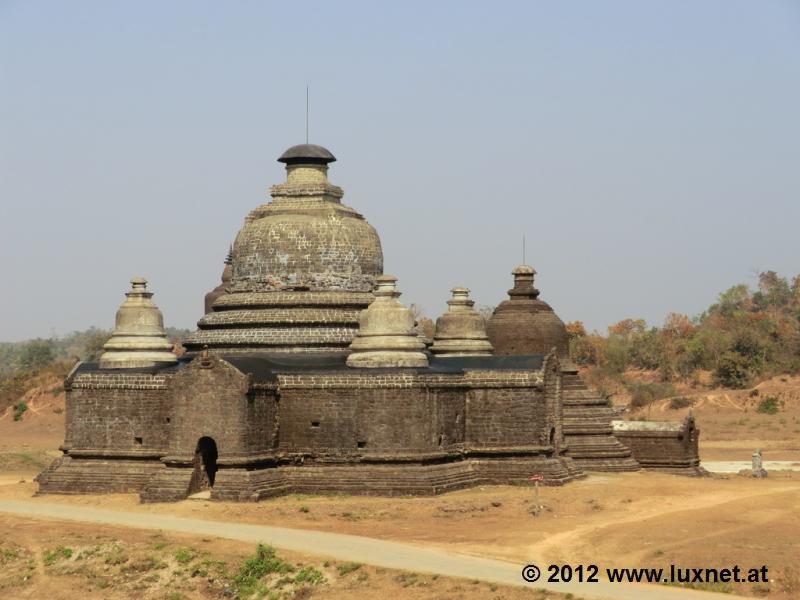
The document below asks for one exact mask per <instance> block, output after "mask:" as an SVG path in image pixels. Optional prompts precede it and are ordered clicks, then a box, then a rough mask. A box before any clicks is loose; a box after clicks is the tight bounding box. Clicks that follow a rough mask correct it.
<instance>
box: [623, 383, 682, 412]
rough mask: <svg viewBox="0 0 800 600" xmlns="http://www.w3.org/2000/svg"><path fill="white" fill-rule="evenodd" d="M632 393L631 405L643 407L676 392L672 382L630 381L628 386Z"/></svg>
mask: <svg viewBox="0 0 800 600" xmlns="http://www.w3.org/2000/svg"><path fill="white" fill-rule="evenodd" d="M626 387H627V388H628V392H630V394H631V406H632V407H634V408H641V407H642V406H647V405H648V404H650V403H651V402H653V401H654V400H660V399H661V398H667V397H669V396H673V395H674V394H675V387H674V386H673V385H672V384H670V383H664V382H659V383H630V384H628V385H627V386H626Z"/></svg>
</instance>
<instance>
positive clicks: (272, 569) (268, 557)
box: [234, 544, 294, 598]
mask: <svg viewBox="0 0 800 600" xmlns="http://www.w3.org/2000/svg"><path fill="white" fill-rule="evenodd" d="M292 571H294V567H293V566H292V565H291V564H289V563H288V562H286V561H285V560H282V559H281V558H278V556H276V554H275V549H274V548H272V547H271V546H267V545H265V544H259V545H258V546H257V547H256V553H255V556H251V557H250V558H248V559H247V560H245V561H244V563H243V564H242V566H241V567H240V568H239V572H238V573H237V574H236V577H234V583H235V584H236V587H237V589H238V591H239V596H240V597H243V598H247V597H248V596H250V595H252V594H253V593H254V592H255V591H256V588H257V586H258V582H259V580H260V579H261V578H262V577H264V576H266V575H269V574H271V573H280V574H283V573H291V572H292Z"/></svg>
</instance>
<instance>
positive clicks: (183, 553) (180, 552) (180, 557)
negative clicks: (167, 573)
mask: <svg viewBox="0 0 800 600" xmlns="http://www.w3.org/2000/svg"><path fill="white" fill-rule="evenodd" d="M195 556H197V553H196V552H195V551H194V550H192V549H191V548H178V549H177V550H176V551H175V560H176V561H177V562H178V563H179V564H181V565H185V564H187V563H189V562H191V561H192V559H193V558H194V557H195Z"/></svg>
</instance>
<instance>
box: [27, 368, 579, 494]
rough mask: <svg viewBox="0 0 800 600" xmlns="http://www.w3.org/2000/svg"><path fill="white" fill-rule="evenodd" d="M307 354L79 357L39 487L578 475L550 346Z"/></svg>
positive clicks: (392, 483)
mask: <svg viewBox="0 0 800 600" xmlns="http://www.w3.org/2000/svg"><path fill="white" fill-rule="evenodd" d="M314 356H315V355H313V354H312V355H307V356H306V357H305V358H303V359H296V360H294V361H292V360H289V361H288V362H286V359H282V358H281V355H273V357H272V358H270V357H268V356H260V357H246V356H240V357H234V356H232V357H229V358H227V359H226V358H223V357H220V356H218V355H211V354H200V355H198V356H196V357H195V358H194V359H193V360H191V361H190V362H188V363H187V362H182V363H180V364H179V365H177V366H175V367H170V368H166V369H162V370H159V371H152V372H141V373H113V374H108V373H104V372H102V371H99V370H97V369H96V367H95V366H93V365H88V364H84V365H81V366H80V367H79V368H77V369H76V370H75V371H74V372H73V373H72V374H71V375H70V376H69V378H68V379H67V419H68V424H69V426H68V434H67V439H66V441H65V444H64V446H63V450H64V453H65V456H64V458H62V459H59V461H57V462H56V463H55V464H54V465H53V466H51V467H50V468H49V469H48V470H46V471H44V472H43V473H42V474H41V475H40V476H39V484H40V492H41V493H83V492H98V491H137V492H139V493H140V495H141V498H142V500H143V501H146V502H156V501H174V500H178V499H181V498H185V497H187V496H188V495H189V494H191V493H193V492H195V491H198V490H200V489H203V488H204V487H211V489H212V498H217V499H229V500H257V499H260V498H264V497H268V496H271V495H275V494H282V493H288V492H303V493H311V492H322V491H334V490H335V491H346V492H349V493H355V494H387V495H392V494H437V493H441V492H444V491H448V490H452V489H458V488H462V487H467V486H472V485H479V484H481V483H509V482H513V481H518V480H524V479H526V478H527V477H529V476H530V474H531V473H533V472H542V473H544V474H545V476H546V483H547V484H550V485H560V484H562V483H565V482H567V481H570V480H573V479H575V478H576V477H580V476H582V473H581V471H580V469H579V468H578V467H577V466H576V465H575V464H574V462H573V461H572V459H570V458H568V457H566V456H565V454H564V452H565V443H564V436H563V430H562V426H561V423H562V419H563V406H562V399H561V383H560V381H561V369H560V366H559V363H558V358H557V357H556V356H555V355H551V356H549V357H546V358H543V357H520V358H519V359H503V358H492V357H470V360H465V359H460V358H451V359H447V358H442V359H435V360H434V361H433V363H432V364H431V365H430V366H428V367H425V368H418V369H407V368H405V369H378V370H375V369H353V368H348V367H346V366H345V364H344V360H343V357H341V356H338V357H337V356H336V355H328V356H327V357H320V358H314ZM399 423H402V424H403V426H398V424H399ZM204 440H207V441H206V442H204ZM204 444H209V445H210V448H211V451H210V453H209V446H204ZM209 456H213V462H212V461H211V460H210V459H209Z"/></svg>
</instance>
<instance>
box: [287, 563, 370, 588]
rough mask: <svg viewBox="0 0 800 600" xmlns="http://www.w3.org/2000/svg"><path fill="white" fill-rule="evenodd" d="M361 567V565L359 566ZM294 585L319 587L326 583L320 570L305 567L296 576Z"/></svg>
mask: <svg viewBox="0 0 800 600" xmlns="http://www.w3.org/2000/svg"><path fill="white" fill-rule="evenodd" d="M359 566H361V565H359ZM294 583H299V584H302V585H319V584H321V583H325V576H324V575H323V574H322V572H320V570H319V569H316V568H314V567H310V566H309V567H303V568H302V569H300V570H299V571H298V572H297V575H295V576H294Z"/></svg>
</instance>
